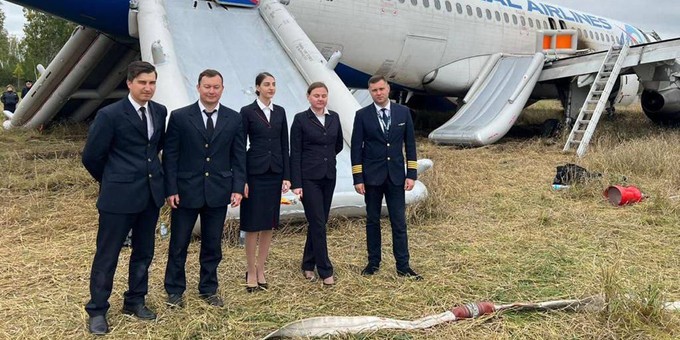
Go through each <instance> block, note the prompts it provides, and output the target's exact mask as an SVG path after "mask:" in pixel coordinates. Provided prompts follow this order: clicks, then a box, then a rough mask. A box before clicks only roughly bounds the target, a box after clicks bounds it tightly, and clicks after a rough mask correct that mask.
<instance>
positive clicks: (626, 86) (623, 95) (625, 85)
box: [610, 74, 640, 106]
mask: <svg viewBox="0 0 680 340" xmlns="http://www.w3.org/2000/svg"><path fill="white" fill-rule="evenodd" d="M618 85H619V90H618V91H617V92H616V98H614V105H622V106H628V105H630V104H633V103H634V102H635V100H636V99H637V98H638V97H639V96H640V91H639V90H640V81H639V80H638V77H637V75H635V74H626V75H623V76H621V77H619V82H618ZM610 98H611V97H610Z"/></svg>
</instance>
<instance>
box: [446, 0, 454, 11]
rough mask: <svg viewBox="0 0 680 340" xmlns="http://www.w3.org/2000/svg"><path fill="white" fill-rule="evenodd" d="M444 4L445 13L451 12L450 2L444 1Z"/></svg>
mask: <svg viewBox="0 0 680 340" xmlns="http://www.w3.org/2000/svg"><path fill="white" fill-rule="evenodd" d="M444 4H445V5H446V11H447V12H451V11H452V10H453V8H452V7H451V1H449V0H446V2H445V3H444Z"/></svg>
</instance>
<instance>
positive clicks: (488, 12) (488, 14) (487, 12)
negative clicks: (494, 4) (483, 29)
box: [486, 9, 491, 20]
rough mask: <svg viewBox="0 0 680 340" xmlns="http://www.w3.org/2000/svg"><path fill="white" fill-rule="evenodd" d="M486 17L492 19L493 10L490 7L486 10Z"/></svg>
mask: <svg viewBox="0 0 680 340" xmlns="http://www.w3.org/2000/svg"><path fill="white" fill-rule="evenodd" d="M486 18H487V19H489V20H491V11H490V10H488V9H487V10H486Z"/></svg>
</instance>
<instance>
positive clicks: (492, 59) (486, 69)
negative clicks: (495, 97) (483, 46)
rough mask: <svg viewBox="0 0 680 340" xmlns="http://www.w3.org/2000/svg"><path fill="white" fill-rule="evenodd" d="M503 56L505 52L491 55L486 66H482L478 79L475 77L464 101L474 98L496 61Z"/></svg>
mask: <svg viewBox="0 0 680 340" xmlns="http://www.w3.org/2000/svg"><path fill="white" fill-rule="evenodd" d="M502 56H503V53H494V54H492V55H490V56H489V59H488V60H487V61H486V63H485V64H484V67H482V70H481V71H480V72H479V74H478V75H477V79H475V82H474V83H472V86H470V89H469V90H468V93H467V94H466V95H465V98H463V103H467V102H469V101H470V100H471V99H472V96H474V95H475V94H476V93H477V91H479V88H480V86H482V83H484V79H486V77H487V76H488V75H489V73H491V70H493V68H494V66H496V63H497V62H498V60H500V59H501V57H502Z"/></svg>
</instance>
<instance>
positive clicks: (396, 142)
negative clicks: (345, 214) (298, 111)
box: [351, 76, 422, 280]
mask: <svg viewBox="0 0 680 340" xmlns="http://www.w3.org/2000/svg"><path fill="white" fill-rule="evenodd" d="M368 90H369V92H370V94H371V97H372V98H373V104H371V105H368V106H366V107H364V108H362V109H360V110H359V111H357V113H356V116H355V117H354V128H353V129H352V148H351V153H352V175H353V177H354V189H355V190H356V192H357V193H359V194H361V195H364V201H365V202H366V246H367V248H368V264H367V265H366V267H365V268H364V269H363V270H362V271H361V274H362V275H373V274H374V273H375V272H376V271H377V270H378V268H379V267H380V260H381V256H380V253H381V250H380V248H381V245H380V244H381V240H380V210H381V208H382V199H383V196H384V197H385V201H386V202H387V210H388V212H389V218H390V223H391V225H392V244H393V249H392V250H393V253H394V259H395V261H396V265H397V274H398V275H399V276H406V277H412V278H415V279H416V280H422V277H421V276H420V275H418V274H416V272H414V271H413V270H412V269H411V267H410V265H409V251H408V236H407V233H406V207H405V205H406V201H405V192H404V190H407V191H410V190H411V189H413V186H414V184H415V180H416V178H417V171H416V170H417V168H418V164H417V161H416V141H415V135H414V132H413V121H412V119H411V112H410V110H409V109H408V108H407V107H405V106H402V105H399V104H396V103H391V102H390V99H389V93H390V86H389V84H388V83H387V81H386V80H385V78H384V77H383V76H373V77H371V79H369V81H368ZM404 148H405V149H406V160H407V162H406V165H407V166H406V174H404V154H403V152H402V149H404Z"/></svg>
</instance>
